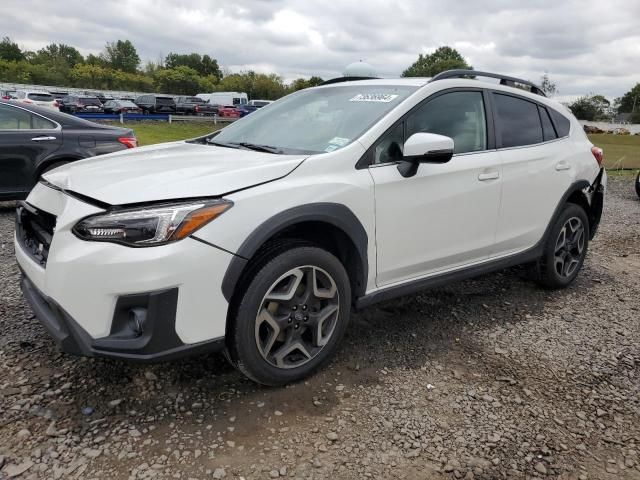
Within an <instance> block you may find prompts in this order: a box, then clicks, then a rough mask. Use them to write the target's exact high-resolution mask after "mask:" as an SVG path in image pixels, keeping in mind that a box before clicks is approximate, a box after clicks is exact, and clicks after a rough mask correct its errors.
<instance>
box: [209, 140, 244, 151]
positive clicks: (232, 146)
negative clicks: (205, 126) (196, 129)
mask: <svg viewBox="0 0 640 480" xmlns="http://www.w3.org/2000/svg"><path fill="white" fill-rule="evenodd" d="M207 143H208V144H209V145H215V146H216V147H225V148H235V149H236V150H237V149H239V148H241V147H240V146H239V145H238V144H235V143H223V142H216V141H215V140H212V139H209V138H207Z"/></svg>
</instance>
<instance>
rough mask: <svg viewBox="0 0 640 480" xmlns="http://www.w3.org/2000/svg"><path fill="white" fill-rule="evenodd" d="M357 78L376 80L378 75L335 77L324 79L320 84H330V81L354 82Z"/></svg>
mask: <svg viewBox="0 0 640 480" xmlns="http://www.w3.org/2000/svg"><path fill="white" fill-rule="evenodd" d="M357 80H378V77H336V78H332V79H330V80H325V81H324V82H322V83H321V84H320V85H331V84H332V83H342V82H355V81H357Z"/></svg>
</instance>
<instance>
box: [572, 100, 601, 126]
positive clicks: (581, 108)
mask: <svg viewBox="0 0 640 480" xmlns="http://www.w3.org/2000/svg"><path fill="white" fill-rule="evenodd" d="M610 105H611V102H609V100H607V99H606V98H605V97H603V96H602V95H586V96H584V97H580V98H578V99H577V100H576V101H574V102H573V103H571V104H570V105H569V110H571V113H573V114H574V115H575V116H576V118H578V120H587V121H590V122H592V121H594V120H601V119H604V118H606V116H607V110H608V108H609V106H610Z"/></svg>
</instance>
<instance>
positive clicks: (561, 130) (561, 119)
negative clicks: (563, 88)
mask: <svg viewBox="0 0 640 480" xmlns="http://www.w3.org/2000/svg"><path fill="white" fill-rule="evenodd" d="M549 113H550V114H551V118H552V119H553V123H554V124H555V126H556V131H557V132H558V137H566V136H567V135H569V128H570V126H571V123H570V122H569V119H568V118H567V117H565V116H564V115H562V114H561V113H559V112H556V111H555V110H554V109H553V108H550V109H549Z"/></svg>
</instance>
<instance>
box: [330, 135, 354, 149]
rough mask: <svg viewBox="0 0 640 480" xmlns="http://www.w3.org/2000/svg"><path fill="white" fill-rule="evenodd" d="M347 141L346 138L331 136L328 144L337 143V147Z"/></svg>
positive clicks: (342, 145)
mask: <svg viewBox="0 0 640 480" xmlns="http://www.w3.org/2000/svg"><path fill="white" fill-rule="evenodd" d="M347 143H349V139H348V138H342V137H333V138H332V139H331V140H329V145H337V146H339V147H344V146H345V145H346V144H347Z"/></svg>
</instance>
